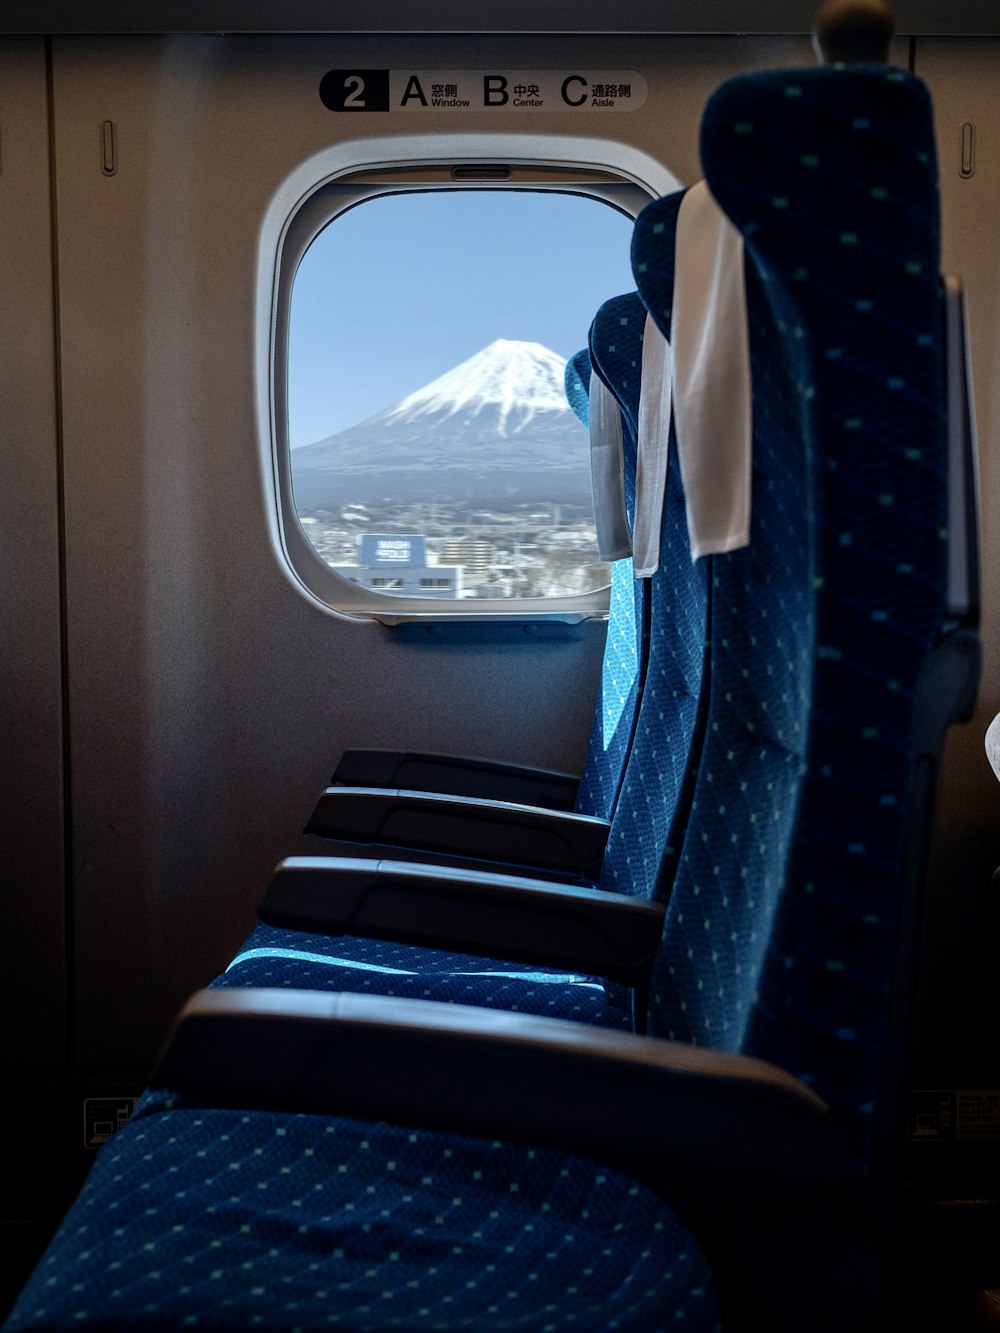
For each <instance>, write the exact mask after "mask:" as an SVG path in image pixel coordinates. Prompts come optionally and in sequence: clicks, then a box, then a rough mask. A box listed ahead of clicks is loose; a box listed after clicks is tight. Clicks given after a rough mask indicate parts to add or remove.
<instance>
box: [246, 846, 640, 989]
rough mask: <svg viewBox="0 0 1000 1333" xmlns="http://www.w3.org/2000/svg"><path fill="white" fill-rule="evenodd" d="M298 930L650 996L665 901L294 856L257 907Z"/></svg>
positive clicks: (482, 875)
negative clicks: (470, 957) (477, 959)
mask: <svg viewBox="0 0 1000 1333" xmlns="http://www.w3.org/2000/svg"><path fill="white" fill-rule="evenodd" d="M257 910H258V915H259V916H260V919H261V920H262V921H265V922H267V924H268V925H271V926H284V927H287V928H289V929H291V930H313V931H319V932H321V933H323V934H329V935H362V936H367V937H368V938H370V939H381V940H394V941H397V942H398V943H400V944H419V945H423V946H424V947H427V948H436V949H455V950H457V951H458V952H459V953H471V954H479V955H484V956H486V957H487V958H504V959H510V960H511V961H514V962H523V963H534V964H537V965H540V966H544V967H554V968H560V969H563V970H566V971H570V972H587V973H596V974H597V975H598V976H602V977H607V978H608V979H609V980H611V981H620V982H623V983H624V984H625V985H628V986H635V987H637V988H639V989H640V991H642V990H644V989H645V986H646V983H647V980H648V977H649V971H650V968H651V967H652V962H653V958H654V957H655V955H656V950H657V948H658V947H659V943H660V936H661V934H662V931H663V917H664V911H665V909H664V907H663V905H662V904H661V903H651V902H647V901H646V900H645V899H641V898H629V897H626V896H625V895H624V894H619V893H604V892H602V891H601V890H600V889H588V888H582V887H580V886H578V885H575V884H574V885H562V884H552V883H550V882H549V881H547V880H537V879H526V878H523V877H521V876H514V875H501V874H492V873H488V872H481V871H470V870H452V869H450V868H448V867H443V866H422V865H419V864H411V863H408V862H405V861H365V860H361V859H360V858H348V857H306V856H295V857H289V858H288V859H287V860H285V861H282V862H281V864H280V865H279V866H278V868H277V870H275V872H274V877H273V878H272V880H271V884H270V887H269V888H268V891H267V894H266V895H265V897H264V900H263V902H262V903H261V904H260V907H259V908H258V909H257Z"/></svg>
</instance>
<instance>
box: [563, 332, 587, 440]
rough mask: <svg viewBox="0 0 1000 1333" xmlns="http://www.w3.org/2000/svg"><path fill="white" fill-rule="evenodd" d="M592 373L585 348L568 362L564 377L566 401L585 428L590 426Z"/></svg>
mask: <svg viewBox="0 0 1000 1333" xmlns="http://www.w3.org/2000/svg"><path fill="white" fill-rule="evenodd" d="M590 372H591V365H590V352H589V351H588V350H587V348H586V347H585V348H584V349H583V351H581V352H577V353H576V354H575V355H574V356H571V357H570V359H569V360H568V361H567V362H566V370H565V372H564V375H563V383H564V387H565V389H566V401H567V402H568V403H569V405H570V407H571V408H572V409H573V411H574V413H575V414H576V415H577V417H579V419H580V423H581V425H583V426H585V427H587V426H589V425H590Z"/></svg>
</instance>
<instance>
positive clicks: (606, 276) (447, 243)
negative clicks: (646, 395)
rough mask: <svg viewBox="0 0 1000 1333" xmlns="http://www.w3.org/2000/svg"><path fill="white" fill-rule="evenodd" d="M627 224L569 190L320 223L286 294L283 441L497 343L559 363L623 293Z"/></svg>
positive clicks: (420, 201)
mask: <svg viewBox="0 0 1000 1333" xmlns="http://www.w3.org/2000/svg"><path fill="white" fill-rule="evenodd" d="M631 235H632V223H631V220H630V219H629V218H626V217H624V216H623V215H622V214H621V213H618V212H617V211H616V210H615V209H612V208H609V207H608V206H607V205H606V204H603V203H601V202H599V201H596V200H593V199H587V198H585V197H582V196H579V195H558V194H538V193H527V192H518V191H512V190H508V191H490V192H487V191H473V190H462V191H447V192H444V191H439V192H436V193H426V194H408V195H383V196H382V197H381V198H377V199H373V200H369V201H368V202H366V203H364V204H360V205H358V206H357V207H356V208H353V209H352V210H351V211H350V212H348V213H345V214H343V215H342V216H341V217H339V218H337V219H336V220H335V221H334V222H332V223H331V224H330V226H328V227H327V229H326V230H325V231H324V232H322V233H321V234H320V236H319V237H318V238H317V239H316V241H315V242H314V243H313V245H312V247H311V248H310V249H309V251H308V253H307V254H306V255H305V257H304V258H303V260H302V263H301V265H300V267H299V271H298V274H297V276H296V279H295V286H294V288H293V291H292V309H291V326H290V332H289V349H288V417H289V435H290V443H291V446H292V448H293V449H294V448H296V447H297V446H299V445H303V444H311V443H312V442H313V441H314V440H319V439H322V438H323V437H324V436H326V435H331V434H333V433H334V432H335V431H338V430H343V429H344V428H345V427H347V426H352V425H354V424H355V423H356V422H358V421H363V420H364V419H365V418H366V417H370V416H372V415H374V413H376V412H380V411H381V410H382V409H383V408H385V407H389V406H390V405H391V404H392V403H395V402H397V401H398V400H399V399H400V398H403V397H405V395H406V394H408V393H411V392H412V391H413V390H414V389H419V388H420V387H421V386H422V385H424V384H426V383H427V382H428V381H429V380H432V379H434V378H435V377H436V376H438V375H440V374H443V373H444V371H446V370H450V369H451V368H452V366H454V365H457V364H458V363H459V362H460V361H464V360H465V359H466V357H469V356H472V355H473V354H474V353H475V352H478V351H479V350H480V349H481V348H483V347H485V346H486V345H487V344H488V343H491V342H492V341H493V340H494V339H495V338H515V339H524V340H525V341H529V342H540V343H543V344H544V345H545V346H546V347H549V348H551V349H552V351H554V352H558V353H559V354H560V355H561V356H564V357H569V356H572V354H573V353H574V352H576V351H578V350H579V349H580V348H581V347H584V346H586V342H587V330H588V328H589V327H590V321H591V319H592V318H593V315H594V312H595V311H596V310H597V307H598V306H599V305H600V304H601V302H602V301H605V300H607V299H608V297H611V296H618V295H620V294H621V293H622V292H627V291H631V290H633V288H634V286H635V283H634V282H633V280H632V273H631V268H630V266H629V244H630V241H631Z"/></svg>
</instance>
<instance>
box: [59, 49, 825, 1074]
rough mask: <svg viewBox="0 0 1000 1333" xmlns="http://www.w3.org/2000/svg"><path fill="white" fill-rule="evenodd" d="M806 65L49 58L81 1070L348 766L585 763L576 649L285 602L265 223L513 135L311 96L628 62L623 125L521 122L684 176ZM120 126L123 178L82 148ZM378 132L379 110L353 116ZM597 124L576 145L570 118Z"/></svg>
mask: <svg viewBox="0 0 1000 1333" xmlns="http://www.w3.org/2000/svg"><path fill="white" fill-rule="evenodd" d="M805 58H806V46H805V43H804V42H801V41H797V40H785V39H782V40H777V39H776V40H767V39H763V40H761V41H760V42H759V43H758V44H757V45H756V46H755V45H754V44H753V43H747V42H741V41H737V40H731V39H724V38H723V39H714V40H705V39H672V38H664V39H654V40H639V41H637V40H635V39H632V40H631V41H625V40H618V39H597V41H596V44H591V43H588V42H587V41H586V40H581V39H576V38H537V37H536V38H532V39H530V40H523V41H519V40H516V39H504V40H501V41H499V42H497V41H492V42H491V41H490V40H489V39H478V40H476V39H440V40H438V39H430V38H428V39H424V40H416V39H398V38H397V39H391V38H381V39H377V40H376V39H371V40H358V39H355V40H350V41H347V40H337V39H328V38H322V39H302V38H275V39H257V38H234V39H226V38H222V37H206V38H164V39H143V38H137V39H120V40H115V41H110V42H104V43H100V42H97V41H88V40H83V39H80V40H76V39H65V40H63V39H60V40H59V41H57V42H56V43H55V54H54V62H55V64H54V68H55V124H56V149H57V153H56V161H57V174H58V183H59V199H60V209H59V259H60V275H61V300H62V328H63V382H64V417H65V455H66V505H67V562H68V589H67V596H68V623H69V627H68V651H69V663H70V684H71V697H72V752H73V828H74V837H75V852H76V856H75V860H76V865H75V872H76V876H75V882H74V903H75V923H76V976H77V983H78V988H77V1002H78V1012H79V1041H80V1051H81V1055H82V1057H83V1058H84V1059H85V1060H88V1061H93V1062H115V1061H132V1060H144V1059H148V1058H151V1057H152V1055H153V1054H154V1053H155V1049H156V1046H157V1043H158V1041H159V1040H160V1038H161V1036H162V1034H163V1031H164V1029H165V1027H166V1025H167V1024H168V1022H169V1021H170V1019H171V1017H172V1016H173V1014H174V1012H175V1011H176V1009H177V1007H178V1005H179V1004H180V1002H181V1001H182V1000H183V999H184V998H185V996H186V995H187V994H188V993H189V992H190V991H191V990H192V989H193V988H194V987H196V986H197V985H199V984H202V983H204V982H205V981H207V980H208V979H209V978H210V977H211V976H212V975H213V973H214V972H215V971H216V970H217V969H218V968H219V967H220V966H221V965H222V964H223V963H224V962H225V961H226V959H227V957H228V956H229V955H230V954H231V952H232V951H233V949H234V948H235V946H236V945H237V944H238V943H239V941H240V939H241V938H242V936H243V935H244V933H245V932H246V931H247V929H248V928H249V927H250V926H251V924H252V922H253V911H254V906H255V904H256V902H257V900H258V899H259V897H260V895H261V893H262V891H263V889H264V886H265V883H266V880H267V876H268V873H269V871H270V869H271V867H272V865H273V864H274V862H275V861H276V860H277V859H278V858H279V857H280V856H281V855H282V854H284V853H286V852H287V851H289V850H290V849H291V848H292V847H293V846H295V845H296V838H297V834H298V831H299V829H300V828H301V826H302V823H303V820H304V818H305V815H306V813H307V811H308V810H309V808H310V806H311V803H312V801H313V799H314V798H315V796H316V794H317V791H318V789H319V787H320V786H321V784H322V783H323V782H324V780H325V779H326V777H327V775H328V774H329V772H330V770H331V765H332V763H333V761H334V760H335V759H336V758H337V756H338V755H339V753H340V752H341V750H342V749H343V748H344V747H346V746H349V745H366V744H398V745H406V746H411V747H433V748H447V749H452V750H457V751H465V752H473V753H486V754H495V755H498V756H504V757H509V758H511V759H515V760H535V761H539V762H544V763H549V764H552V765H554V766H560V767H562V766H574V765H579V763H580V762H581V760H582V756H583V752H584V745H585V739H586V734H587V730H588V728H589V724H590V714H591V709H592V703H593V698H594V691H595V687H596V680H597V673H598V666H599V655H600V644H601V633H602V632H601V629H600V627H599V626H597V625H591V626H588V627H585V628H583V629H582V630H580V631H578V632H577V633H576V634H575V635H574V636H572V637H570V638H567V639H566V640H565V641H564V642H561V643H560V642H546V643H541V642H539V641H538V639H537V638H534V637H532V636H530V635H528V634H525V635H524V636H523V638H522V641H521V642H511V643H508V644H505V645H503V646H501V647H500V648H496V647H490V646H486V645H477V644H475V643H472V644H467V645H465V647H460V646H458V645H456V644H455V643H452V642H449V641H448V640H447V639H437V640H436V639H435V638H434V637H432V636H431V637H428V638H427V639H426V640H425V641H424V642H416V641H414V640H412V639H406V638H401V637H399V636H394V635H393V633H392V631H390V630H389V629H387V628H386V627H384V626H382V625H379V624H375V623H370V622H368V623H359V622H352V621H348V620H344V619H340V618H337V617H336V616H333V615H331V614H330V613H328V612H326V611H325V610H323V609H322V608H320V607H318V606H317V605H316V604H314V603H312V602H311V601H309V600H307V599H306V598H305V597H304V596H303V595H302V594H301V592H300V591H299V590H298V589H297V587H296V586H295V585H294V584H293V582H292V581H291V579H290V578H289V576H288V574H287V571H286V570H284V569H283V568H282V566H281V562H280V560H279V558H278V556H277V554H276V551H275V548H274V544H273V541H272V536H271V531H272V520H271V505H272V503H273V501H272V497H271V493H270V485H269V481H268V476H267V470H266V469H265V468H262V465H261V455H260V448H259V442H258V435H257V419H256V415H255V392H256V387H257V386H256V383H255V361H254V357H255V344H254V323H253V321H254V312H255V275H256V263H257V246H258V235H259V230H260V227H261V219H262V218H263V217H264V215H265V213H266V210H267V208H268V205H269V202H270V201H271V199H272V197H273V195H274V194H275V192H276V191H277V190H278V188H279V186H280V185H281V182H282V181H283V180H285V178H286V177H287V176H288V175H289V174H290V173H291V172H292V171H293V169H295V168H296V167H298V166H299V165H300V164H301V163H302V162H304V161H305V160H306V159H308V158H309V157H310V156H311V155H313V154H317V153H320V152H321V151H322V150H324V149H325V148H327V147H328V146H329V145H330V144H331V143H332V142H333V141H334V139H335V137H336V136H337V135H338V134H339V135H341V136H345V135H348V134H350V135H355V136H356V135H358V134H360V133H361V132H362V129H363V130H364V132H365V133H375V132H382V131H383V129H384V132H388V133H400V132H408V131H409V132H412V131H413V130H415V129H418V128H419V129H420V130H423V131H427V130H433V131H440V132H441V133H449V132H456V131H469V130H478V129H484V130H489V129H491V128H499V129H501V130H512V129H514V128H516V127H515V125H514V124H513V123H512V121H511V120H510V119H509V118H505V119H503V120H501V119H500V117H499V116H495V115H490V114H486V113H480V114H478V115H476V116H474V117H473V116H470V117H468V118H463V117H458V118H456V117H455V116H453V115H449V114H448V113H435V114H434V115H433V116H432V117H428V118H427V120H426V121H424V119H423V118H421V124H420V126H419V127H417V126H414V125H413V124H412V121H411V118H409V117H403V116H398V115H392V114H390V115H386V116H385V118H384V121H383V122H382V123H381V124H379V125H378V126H375V125H366V126H364V127H362V126H360V125H358V124H357V119H358V118H349V117H337V116H334V115H333V114H331V113H330V112H328V111H327V110H326V109H325V108H324V107H323V106H322V104H321V103H320V100H319V97H318V93H317V89H318V85H319V81H320V78H321V76H322V75H323V73H324V72H325V71H326V70H327V69H329V68H331V67H342V66H344V65H346V64H359V65H362V66H367V67H371V66H389V67H396V66H398V65H400V64H403V65H409V64H412V65H414V66H415V67H417V68H421V67H422V68H483V67H487V66H490V65H493V64H495V63H499V64H501V65H508V66H510V67H515V68H516V67H523V68H564V67H572V65H573V64H575V63H582V64H585V65H589V66H590V67H596V66H600V67H604V68H633V69H638V70H640V71H642V72H643V73H644V74H645V75H646V78H647V79H648V81H649V88H650V94H649V99H648V101H647V103H646V106H645V107H644V108H643V110H642V111H641V112H638V113H634V114H630V115H618V116H615V117H609V118H608V119H607V120H604V119H602V118H600V117H596V116H588V117H586V118H582V117H581V118H580V119H578V120H577V119H574V118H573V117H572V116H569V115H566V114H558V115H551V116H547V117H546V123H544V124H542V123H540V121H539V120H536V119H535V118H532V120H531V122H530V126H529V128H536V129H539V130H542V131H545V132H554V133H560V134H575V133H580V134H587V135H595V134H603V135H612V134H618V135H622V136H627V137H628V138H629V139H630V140H631V141H632V143H634V144H635V145H636V146H637V147H639V148H642V149H644V150H645V151H646V152H647V153H650V154H652V155H654V156H656V157H659V158H660V159H661V160H663V161H664V162H666V163H667V165H668V166H669V167H671V168H672V169H673V170H674V171H675V172H676V173H677V175H678V176H679V177H681V178H682V179H684V178H693V177H696V176H697V174H698V170H697V153H696V144H697V124H698V117H699V113H700V109H701V106H702V104H703V102H704V99H705V97H706V96H707V95H708V93H709V92H710V91H711V89H712V88H713V87H714V86H715V85H716V84H717V83H718V82H719V81H720V80H721V79H722V78H724V77H726V76H727V75H729V74H731V73H736V72H739V71H740V70H741V69H745V68H747V67H749V66H751V65H752V66H754V67H756V66H757V65H760V64H782V63H785V64H791V63H796V61H797V60H798V61H801V60H804V59H805ZM105 119H110V120H113V121H114V122H115V123H116V126H117V134H118V150H119V169H118V172H117V175H115V176H113V177H105V176H104V175H102V173H101V169H100V161H99V155H98V148H99V133H98V127H99V126H100V124H101V122H102V121H103V120H105ZM365 119H366V120H369V119H370V120H373V121H374V120H376V119H377V118H376V117H370V118H369V117H366V118H365ZM595 122H600V123H595Z"/></svg>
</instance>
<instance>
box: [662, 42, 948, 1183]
mask: <svg viewBox="0 0 1000 1333" xmlns="http://www.w3.org/2000/svg"><path fill="white" fill-rule="evenodd" d="M846 90H849V92H848V91H846ZM845 106H846V107H848V114H847V118H846V124H845V115H844V108H845ZM933 143H934V139H933V132H932V125H931V116H930V107H929V101H928V98H927V95H926V92H925V90H924V89H923V87H922V85H921V84H919V83H918V82H917V81H916V80H915V79H913V78H911V77H910V76H909V75H907V74H905V73H903V72H902V71H900V70H895V69H885V68H875V67H871V68H860V69H852V70H850V71H843V70H838V69H821V70H810V71H793V72H790V73H771V74H766V75H756V76H751V77H749V78H744V79H740V80H735V81H733V82H731V83H729V84H726V85H724V86H723V87H722V88H721V89H720V90H719V91H718V92H717V93H716V94H715V95H714V97H713V98H712V99H711V101H710V103H709V105H708V108H707V110H706V113H705V118H704V122H703V128H702V158H703V163H704V167H705V173H706V179H707V180H708V183H709V185H710V188H711V189H712V192H713V194H714V195H715V197H716V199H717V200H718V201H719V203H720V204H721V205H722V207H723V208H724V209H725V210H726V212H727V213H728V214H729V215H730V217H731V218H732V220H733V221H734V222H735V223H736V225H737V226H738V227H739V228H740V230H741V231H742V232H743V234H744V237H745V239H746V245H747V283H748V299H749V305H750V312H751V321H752V322H751V355H752V359H753V379H754V451H755V463H754V488H753V536H752V544H751V547H750V548H749V550H747V551H742V552H736V553H733V554H731V555H727V556H716V557H714V558H713V561H712V579H713V607H712V626H711V636H712V644H713V654H714V656H713V663H712V685H711V697H710V704H709V709H710V711H709V719H708V728H707V732H706V742H705V750H704V754H703V758H702V763H701V766H700V769H699V773H698V779H697V789H696V792H695V797H694V805H693V812H692V818H691V822H690V824H689V827H688V830H687V834H686V838H685V841H684V845H683V851H682V854H681V863H680V868H679V871H678V875H677V878H676V881H675V884H674V889H673V895H672V897H671V900H670V906H669V912H668V919H667V924H666V927H665V935H664V947H663V950H662V952H661V956H660V959H659V963H658V967H657V971H656V977H655V982H654V994H653V1010H652V1015H651V1025H652V1027H653V1030H654V1031H657V1032H659V1033H662V1034H663V1035H668V1036H673V1037H677V1038H679V1039H681V1040H691V1041H697V1042H700V1043H704V1044H710V1045H713V1046H720V1047H724V1048H727V1049H733V1050H743V1051H747V1052H749V1053H751V1054H754V1055H758V1056H762V1057H764V1058H767V1059H770V1060H773V1061H775V1062H776V1063H778V1064H781V1065H783V1066H784V1067H785V1068H787V1069H789V1070H790V1071H791V1072H792V1073H794V1074H796V1075H797V1076H798V1077H799V1078H801V1079H803V1080H804V1081H805V1082H807V1083H810V1084H811V1085H812V1086H814V1087H815V1088H816V1090H817V1091H818V1092H819V1093H820V1094H821V1095H822V1096H823V1097H824V1098H825V1099H826V1100H827V1102H828V1103H829V1104H830V1106H831V1109H832V1111H833V1113H834V1115H835V1117H836V1119H837V1120H838V1122H839V1124H840V1126H841V1127H842V1129H843V1131H844V1133H845V1134H846V1136H847V1137H848V1140H849V1142H850V1143H851V1144H852V1146H853V1149H854V1151H855V1153H856V1155H857V1156H858V1158H859V1160H864V1158H865V1156H866V1151H867V1143H868V1140H869V1132H870V1122H871V1116H872V1111H873V1104H874V1098H875V1086H876V1081H877V1077H878V1066H879V1059H880V1054H881V1041H882V1033H883V1030H884V1019H885V1014H884V1008H885V1001H886V994H887V988H888V979H889V974H890V971H891V962H892V954H893V938H894V900H895V895H896V891H897V885H898V881H899V875H900V869H901V867H900V856H901V848H902V845H903V830H904V823H905V819H906V800H907V791H908V782H909V762H910V749H911V736H912V730H913V703H914V692H915V685H916V681H917V678H918V676H919V673H920V670H921V667H922V665H923V663H924V660H925V658H926V655H927V653H928V651H929V649H930V648H931V646H932V645H933V644H934V642H935V641H936V639H937V638H938V637H939V636H940V634H941V632H942V629H943V626H944V621H945V602H944V586H945V560H946V549H947V548H946V542H945V540H944V537H945V535H946V532H945V523H946V509H945V502H946V485H945V437H944V429H943V413H944V397H943V385H942V349H941V323H942V306H941V300H940V295H939V283H938V276H937V275H938V264H939V257H938V248H939V237H938V205H937V182H936V171H935V162H934V153H933ZM657 210H659V211H657ZM673 212H674V209H673V206H672V205H670V206H668V205H666V204H663V205H654V206H653V207H652V209H651V210H650V216H649V217H648V218H646V219H645V220H644V221H643V223H642V224H641V225H642V226H643V227H647V228H648V227H651V226H654V225H656V223H657V222H658V221H660V222H664V223H665V224H668V218H669V217H670V216H672V215H673ZM806 514H808V515H809V523H808V524H807V523H806V522H805V521H804V515H806ZM768 641H769V642H770V643H771V644H772V645H775V644H776V645H777V651H776V652H775V651H771V652H765V651H764V649H763V647H762V645H763V644H764V643H765V642H768ZM727 827H729V828H731V829H732V830H733V832H732V835H731V836H730V837H726V836H725V830H726V828H727Z"/></svg>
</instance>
